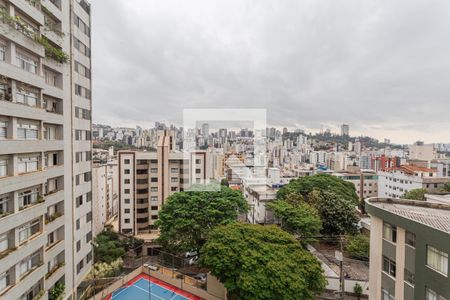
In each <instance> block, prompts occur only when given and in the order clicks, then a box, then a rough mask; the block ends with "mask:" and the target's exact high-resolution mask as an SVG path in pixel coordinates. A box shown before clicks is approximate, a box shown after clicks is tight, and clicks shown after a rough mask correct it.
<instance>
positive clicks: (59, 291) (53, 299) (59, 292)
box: [48, 282, 66, 300]
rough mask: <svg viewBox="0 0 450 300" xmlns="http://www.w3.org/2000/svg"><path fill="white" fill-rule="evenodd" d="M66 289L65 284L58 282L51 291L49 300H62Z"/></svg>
mask: <svg viewBox="0 0 450 300" xmlns="http://www.w3.org/2000/svg"><path fill="white" fill-rule="evenodd" d="M65 289H66V286H65V285H64V283H61V282H57V283H56V284H55V286H54V287H53V288H52V289H50V291H49V295H48V299H49V300H60V299H62V296H63V295H64V291H65Z"/></svg>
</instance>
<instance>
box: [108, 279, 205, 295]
mask: <svg viewBox="0 0 450 300" xmlns="http://www.w3.org/2000/svg"><path fill="white" fill-rule="evenodd" d="M149 299H151V300H202V298H200V297H197V296H194V295H192V294H190V293H188V292H185V291H183V290H181V289H179V288H177V287H174V286H172V285H170V284H167V283H165V282H163V281H161V280H158V279H156V278H153V277H151V278H150V277H149V276H148V275H146V274H141V275H139V276H137V277H136V278H134V279H133V280H131V281H129V282H128V283H127V284H126V285H125V286H124V287H121V288H119V289H118V290H116V291H115V292H113V293H112V295H109V296H108V297H106V300H149Z"/></svg>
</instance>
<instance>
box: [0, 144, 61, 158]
mask: <svg viewBox="0 0 450 300" xmlns="http://www.w3.org/2000/svg"><path fill="white" fill-rule="evenodd" d="M62 150H64V141H63V140H50V141H47V140H30V141H27V140H2V146H1V147H0V155H4V154H11V153H16V154H20V153H29V152H30V151H33V152H47V151H62Z"/></svg>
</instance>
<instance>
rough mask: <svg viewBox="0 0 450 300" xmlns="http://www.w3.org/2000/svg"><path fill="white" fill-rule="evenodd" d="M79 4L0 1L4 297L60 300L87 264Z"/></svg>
mask: <svg viewBox="0 0 450 300" xmlns="http://www.w3.org/2000/svg"><path fill="white" fill-rule="evenodd" d="M90 18H91V17H90V6H89V4H88V3H87V2H85V0H81V1H80V0H42V1H39V0H33V1H31V0H0V298H1V299H32V298H34V297H36V296H37V295H43V296H44V299H46V298H47V295H48V292H49V290H51V289H52V288H54V287H55V285H56V284H57V283H59V284H64V286H65V294H64V299H67V298H69V297H70V298H71V299H77V298H78V297H79V294H80V293H77V289H78V287H79V285H80V283H81V281H82V280H83V279H84V277H85V276H86V274H87V273H88V272H89V270H90V266H91V263H92V246H91V239H92V212H91V207H92V202H91V199H92V193H91V189H92V183H91V169H92V168H91V141H90V140H91V106H92V105H91V55H90V54H91V52H90V47H91V38H90Z"/></svg>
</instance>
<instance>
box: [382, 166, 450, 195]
mask: <svg viewBox="0 0 450 300" xmlns="http://www.w3.org/2000/svg"><path fill="white" fill-rule="evenodd" d="M437 174H438V173H437V170H436V169H430V168H424V167H418V166H413V165H403V166H400V167H397V168H391V169H388V170H385V171H381V172H379V173H378V178H379V182H378V197H386V198H388V197H392V198H401V197H402V196H403V195H404V194H405V193H406V192H408V191H410V190H413V189H426V190H427V191H429V192H438V191H440V190H441V189H442V188H443V187H444V185H445V184H447V183H450V177H438V176H437Z"/></svg>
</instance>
